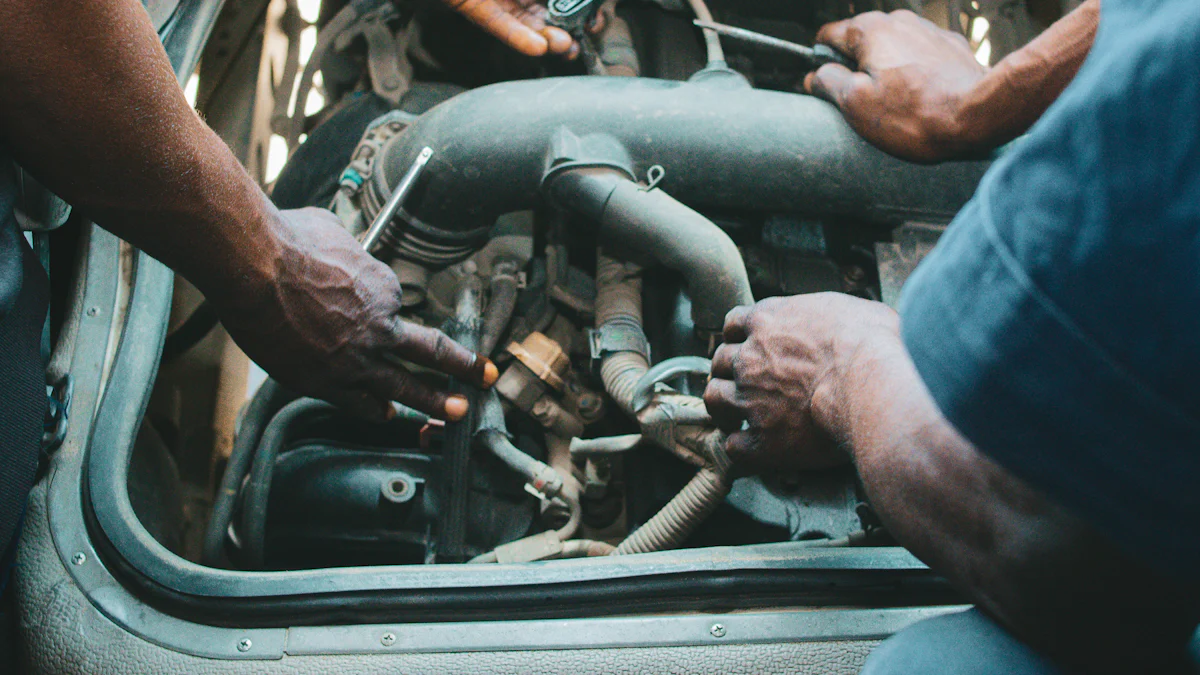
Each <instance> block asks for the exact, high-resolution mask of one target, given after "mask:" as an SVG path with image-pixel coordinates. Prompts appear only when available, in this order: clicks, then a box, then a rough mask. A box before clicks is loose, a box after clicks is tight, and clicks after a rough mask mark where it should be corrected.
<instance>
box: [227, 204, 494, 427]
mask: <svg viewBox="0 0 1200 675" xmlns="http://www.w3.org/2000/svg"><path fill="white" fill-rule="evenodd" d="M275 214H276V217H277V218H278V221H277V222H275V223H274V226H273V227H272V228H271V229H272V230H273V231H274V232H275V234H276V235H277V237H276V238H277V239H278V240H279V249H278V250H277V251H276V253H277V255H276V257H275V259H274V261H273V262H272V263H271V264H272V265H273V269H272V270H270V273H269V274H268V275H267V277H268V278H270V279H272V282H270V283H269V284H268V285H267V289H266V290H265V291H264V292H262V293H260V294H257V297H253V298H251V297H239V296H235V297H210V298H209V300H210V301H212V302H214V304H215V306H216V308H217V312H218V314H219V315H220V317H221V320H222V322H223V323H224V325H225V327H226V329H227V330H228V331H229V334H230V335H231V336H232V337H233V339H234V340H235V341H236V342H237V343H238V345H239V346H240V347H241V348H242V349H243V350H244V351H245V352H246V354H247V355H248V356H249V357H250V358H251V359H253V360H254V361H255V362H256V363H258V364H259V365H260V366H262V367H263V369H265V370H266V371H267V372H268V373H270V374H271V376H272V377H274V378H275V379H277V380H278V381H279V382H280V383H281V384H283V385H285V386H287V387H288V388H290V389H293V390H295V391H297V392H300V393H303V394H306V395H309V396H313V397H316V398H322V399H325V400H327V401H330V402H331V403H334V404H337V405H338V406H341V407H343V408H345V409H347V410H348V411H350V412H352V413H356V414H358V415H360V416H362V417H366V418H368V419H372V420H376V421H380V420H383V419H386V418H387V417H389V416H390V415H391V411H392V406H391V401H398V402H400V403H403V404H405V405H407V406H410V407H412V408H416V409H417V410H421V411H423V412H426V413H429V414H430V415H433V416H434V417H438V418H441V419H449V420H457V419H461V418H462V417H463V416H464V415H466V413H467V400H466V398H464V397H462V396H452V395H450V394H448V393H446V392H445V391H441V390H439V389H436V388H434V387H431V386H430V385H428V384H427V383H425V382H423V381H422V380H420V379H418V378H417V377H416V376H415V375H414V374H413V373H412V372H410V371H409V370H408V369H407V368H405V367H404V366H403V365H401V364H400V363H399V361H400V360H401V359H402V360H404V361H409V362H412V363H414V364H418V365H421V366H425V367H428V368H432V369H435V370H439V371H441V372H443V373H445V374H447V375H451V376H453V377H456V378H459V379H460V380H463V381H466V382H470V383H473V384H475V385H477V386H484V387H486V386H491V384H492V383H494V382H495V381H496V379H497V377H498V376H499V373H498V371H497V370H496V366H495V365H493V364H492V362H491V361H489V360H488V359H487V358H486V357H484V356H483V355H481V354H476V353H475V352H472V351H470V350H468V349H466V348H464V347H463V346H461V345H459V344H458V343H456V342H454V341H453V340H451V339H450V338H449V337H448V336H446V335H445V334H444V333H442V332H441V331H439V330H435V329H433V328H427V327H425V326H419V325H416V324H413V323H410V322H408V321H405V320H404V319H402V318H401V317H400V308H401V305H400V284H399V282H398V281H397V280H396V275H395V274H393V273H392V271H391V270H390V269H389V268H388V267H387V265H384V264H383V263H381V262H379V261H378V260H376V259H374V258H372V257H371V256H370V255H368V254H366V253H365V252H364V251H363V250H362V247H361V245H360V244H359V243H358V241H356V240H355V239H354V237H352V236H351V235H350V234H349V233H348V232H346V230H344V229H343V228H342V227H341V223H340V221H338V220H337V218H336V217H335V216H334V215H333V214H332V213H330V212H328V211H325V210H323V209H315V208H307V209H299V210H295V211H283V212H275Z"/></svg>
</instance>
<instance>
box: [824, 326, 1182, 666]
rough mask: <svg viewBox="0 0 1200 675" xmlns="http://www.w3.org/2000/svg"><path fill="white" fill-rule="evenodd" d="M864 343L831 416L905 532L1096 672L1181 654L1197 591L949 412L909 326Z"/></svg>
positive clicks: (940, 564) (999, 608)
mask: <svg viewBox="0 0 1200 675" xmlns="http://www.w3.org/2000/svg"><path fill="white" fill-rule="evenodd" d="M856 352H857V354H856V355H855V357H854V360H853V362H852V365H850V366H848V367H846V368H844V369H843V371H842V372H841V374H840V375H839V377H838V378H837V379H838V381H839V384H838V386H836V387H834V388H832V389H831V391H830V395H829V396H826V397H825V400H826V401H828V402H829V405H828V407H827V409H826V410H825V411H823V412H821V411H818V419H821V420H823V423H824V425H825V426H826V427H827V428H828V429H829V430H830V431H832V432H833V433H834V434H835V436H837V437H838V438H839V440H841V441H843V442H844V443H845V445H846V446H847V447H848V448H849V449H850V450H851V453H852V455H853V457H854V461H855V464H856V466H857V468H858V471H859V473H860V475H861V477H862V481H863V484H864V486H865V488H866V490H867V493H868V495H869V497H870V499H871V503H872V505H873V506H874V508H875V509H876V510H877V511H878V513H879V515H880V517H881V518H882V519H883V521H884V522H885V524H886V525H887V527H888V529H889V531H890V532H891V533H892V534H893V535H894V536H895V537H896V538H897V540H899V541H900V542H901V543H903V544H904V545H905V546H906V547H908V548H909V549H911V550H912V551H913V552H914V553H915V554H916V555H917V556H918V557H920V558H921V559H922V560H924V561H926V562H927V563H928V564H929V565H930V567H932V568H933V569H935V570H936V571H938V572H939V573H941V574H944V575H945V576H947V577H948V578H949V579H950V580H951V581H952V582H953V583H955V585H956V586H958V587H959V588H960V589H962V590H964V591H965V592H967V593H968V594H969V595H970V596H971V598H972V600H974V601H975V602H977V603H978V604H979V605H980V606H981V607H982V608H984V609H985V611H988V612H989V613H991V614H992V615H993V616H995V617H997V619H998V620H1000V621H1001V622H1002V623H1004V624H1005V625H1007V626H1008V627H1009V628H1010V629H1012V630H1013V631H1014V632H1015V633H1016V634H1018V635H1019V636H1021V637H1022V638H1024V639H1026V640H1027V641H1028V642H1030V643H1031V644H1033V645H1034V646H1037V647H1040V648H1043V649H1046V650H1048V651H1050V652H1051V653H1053V654H1055V655H1056V656H1057V657H1058V658H1060V659H1063V660H1065V661H1068V662H1071V663H1074V664H1079V665H1082V666H1084V667H1086V668H1087V669H1088V670H1089V672H1134V670H1141V671H1143V672H1149V671H1150V670H1151V669H1152V668H1153V667H1158V666H1156V664H1155V663H1153V661H1154V660H1155V659H1158V658H1161V659H1164V662H1165V660H1166V659H1173V658H1177V657H1179V656H1181V655H1182V646H1183V645H1184V644H1185V642H1186V640H1187V639H1188V637H1189V635H1190V634H1191V630H1192V628H1193V627H1194V625H1195V620H1196V616H1195V613H1194V612H1193V610H1192V607H1194V606H1195V595H1194V594H1192V593H1191V591H1190V590H1185V589H1182V588H1180V587H1179V586H1178V585H1176V584H1172V583H1169V582H1167V581H1165V580H1163V579H1161V578H1157V577H1155V576H1154V575H1153V573H1151V572H1150V571H1149V570H1148V569H1147V568H1146V567H1145V566H1143V565H1141V564H1139V563H1137V562H1135V561H1133V560H1130V559H1129V558H1127V557H1126V556H1124V555H1123V554H1121V553H1120V552H1119V551H1117V550H1116V549H1115V548H1114V547H1113V546H1112V545H1110V544H1109V543H1108V541H1107V540H1105V539H1104V538H1102V537H1101V536H1100V535H1099V534H1097V533H1096V532H1095V531H1094V530H1093V529H1092V528H1091V527H1089V526H1088V525H1087V524H1085V523H1084V522H1082V521H1081V520H1079V519H1078V518H1076V517H1074V516H1073V515H1071V514H1070V513H1068V512H1067V511H1066V510H1065V509H1063V508H1061V507H1059V506H1057V505H1056V504H1054V503H1053V502H1051V501H1049V500H1048V499H1046V498H1045V497H1043V496H1042V495H1041V494H1040V493H1039V492H1037V491H1036V490H1034V489H1032V488H1031V487H1029V486H1028V485H1027V484H1025V483H1023V482H1022V481H1020V480H1018V479H1017V478H1016V477H1014V476H1013V475H1012V474H1010V473H1009V472H1007V471H1005V470H1004V469H1003V468H1001V467H1000V466H998V465H997V464H995V463H994V462H992V461H991V460H990V459H988V458H987V457H986V456H984V455H982V454H981V453H980V452H979V451H978V450H976V449H975V448H974V447H973V446H972V445H971V443H970V442H968V441H967V440H966V439H964V438H963V437H962V436H960V435H959V434H958V432H957V431H955V429H954V428H953V427H952V426H951V425H950V424H949V423H948V422H947V421H946V420H945V419H944V418H943V417H942V416H941V414H940V412H939V411H938V409H937V406H936V404H935V403H934V401H933V400H932V399H931V397H930V395H929V393H928V392H927V391H926V389H925V387H924V385H923V384H922V383H921V380H920V378H919V376H918V374H917V372H916V370H915V368H914V366H913V364H912V362H911V361H910V359H909V358H908V355H907V353H906V352H905V350H904V347H903V345H902V344H901V343H900V340H899V338H898V337H897V336H895V335H894V334H883V333H881V334H879V335H878V336H877V337H876V339H874V340H873V342H872V343H871V344H869V345H867V346H866V347H864V348H860V349H857V350H856ZM1131 668H1133V669H1134V670H1131ZM1155 672H1158V671H1155Z"/></svg>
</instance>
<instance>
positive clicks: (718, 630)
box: [708, 623, 725, 638]
mask: <svg viewBox="0 0 1200 675" xmlns="http://www.w3.org/2000/svg"><path fill="white" fill-rule="evenodd" d="M708 632H709V634H711V635H712V636H713V637H715V638H723V637H725V624H723V623H714V624H713V625H712V628H709V629H708Z"/></svg>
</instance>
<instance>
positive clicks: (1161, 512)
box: [900, 0, 1200, 576]
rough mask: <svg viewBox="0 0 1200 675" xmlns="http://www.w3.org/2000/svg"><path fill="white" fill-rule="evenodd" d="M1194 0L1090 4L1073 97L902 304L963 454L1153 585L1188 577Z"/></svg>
mask: <svg viewBox="0 0 1200 675" xmlns="http://www.w3.org/2000/svg"><path fill="white" fill-rule="evenodd" d="M1198 55H1200V2H1196V0H1140V1H1134V0H1105V1H1104V3H1103V7H1102V9H1101V21H1100V30H1099V33H1098V35H1097V38H1096V42H1095V44H1094V46H1093V47H1092V51H1091V53H1090V55H1089V57H1088V60H1087V62H1086V63H1085V64H1084V66H1083V68H1082V69H1081V71H1080V72H1079V74H1078V76H1077V77H1076V79H1075V81H1074V82H1073V83H1072V84H1071V86H1070V87H1069V88H1068V89H1067V90H1066V92H1064V93H1063V95H1062V96H1061V98H1060V99H1059V100H1058V101H1057V102H1056V103H1055V104H1054V105H1053V106H1052V107H1051V108H1050V110H1048V111H1047V112H1046V114H1045V115H1044V116H1043V118H1042V119H1041V120H1040V121H1039V122H1038V124H1037V125H1035V127H1034V128H1033V129H1032V130H1031V131H1030V133H1029V135H1028V136H1027V137H1026V138H1025V139H1023V140H1022V141H1020V142H1019V143H1018V144H1016V146H1015V147H1014V148H1013V149H1012V150H1011V151H1010V152H1009V153H1007V154H1006V155H1005V156H1004V157H1003V158H1002V159H1000V160H999V161H998V162H997V163H996V164H995V165H994V166H993V167H992V170H991V171H990V172H989V173H988V174H987V176H986V177H985V178H984V180H983V181H982V183H981V184H980V187H979V190H978V192H977V193H976V195H975V197H974V199H973V200H972V201H971V202H970V203H969V204H968V205H967V206H966V207H965V208H964V209H963V211H962V212H961V213H960V214H959V216H958V218H957V219H956V220H955V222H954V223H953V224H952V225H951V226H950V228H949V229H948V230H947V232H946V235H945V236H944V237H943V240H942V241H941V242H940V243H939V245H938V247H937V248H936V249H935V250H934V252H933V253H932V254H931V255H930V256H929V258H928V259H927V260H926V261H925V262H924V263H923V264H922V265H921V267H920V268H919V269H918V270H917V272H916V273H915V274H914V275H913V277H912V279H911V280H910V281H909V283H908V285H907V287H906V288H905V290H904V295H903V298H902V301H901V307H900V312H901V325H902V334H903V337H904V341H905V344H906V346H907V347H908V350H909V352H910V354H911V355H912V358H913V361H914V363H915V364H916V366H917V370H918V371H919V372H920V374H921V377H922V379H923V380H924V381H925V384H926V385H927V387H928V389H929V391H930V392H931V393H932V395H933V397H934V399H935V400H936V401H937V404H938V406H939V407H940V409H941V411H942V412H943V414H944V415H945V416H946V418H947V419H948V420H949V421H950V422H951V423H952V424H953V425H954V426H955V427H956V428H957V429H958V430H959V431H960V432H961V433H962V434H963V435H964V436H965V437H966V438H968V439H969V440H970V441H971V442H972V443H973V444H974V445H975V446H976V447H977V448H979V449H980V450H981V451H983V452H985V453H987V454H988V455H990V456H991V457H992V458H994V459H995V460H996V461H997V462H999V463H1000V464H1001V465H1002V466H1004V467H1006V468H1007V469H1008V470H1010V471H1012V472H1013V473H1014V474H1016V475H1018V476H1019V477H1021V478H1023V479H1024V480H1026V481H1028V482H1030V483H1031V484H1033V485H1034V486H1036V487H1038V488H1040V489H1041V490H1042V491H1044V492H1045V493H1046V494H1047V495H1048V496H1050V497H1051V498H1053V499H1055V500H1056V501H1058V502H1059V503H1061V504H1063V505H1064V506H1066V507H1068V508H1070V509H1072V510H1073V511H1074V512H1075V513H1077V514H1079V515H1081V516H1082V517H1084V518H1085V519H1086V520H1088V521H1089V522H1090V523H1092V524H1093V525H1094V526H1095V527H1097V528H1098V529H1100V531H1102V532H1104V533H1106V534H1108V535H1109V536H1110V537H1111V538H1112V539H1114V540H1115V541H1116V542H1117V543H1118V544H1119V545H1121V546H1122V547H1123V548H1124V549H1125V550H1126V551H1127V552H1128V553H1130V554H1132V555H1134V556H1135V557H1137V558H1139V559H1142V560H1143V561H1145V562H1147V563H1150V564H1151V565H1155V566H1157V567H1158V569H1159V570H1161V571H1164V572H1167V573H1175V574H1179V575H1189V576H1194V574H1195V572H1196V571H1197V569H1200V75H1197V66H1196V59H1197V57H1198Z"/></svg>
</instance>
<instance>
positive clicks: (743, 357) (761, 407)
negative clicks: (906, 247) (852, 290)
mask: <svg viewBox="0 0 1200 675" xmlns="http://www.w3.org/2000/svg"><path fill="white" fill-rule="evenodd" d="M897 332H898V322H897V318H896V314H895V312H893V311H892V310H891V309H889V308H888V307H887V306H886V305H883V304H881V303H877V302H869V301H867V300H860V299H858V298H854V297H851V296H848V295H842V294H839V293H818V294H814V295H797V296H794V297H790V298H769V299H767V300H763V301H761V302H759V303H757V304H755V305H753V306H750V307H737V308H735V309H733V310H732V311H731V312H729V315H728V316H727V317H726V319H725V343H724V344H722V345H721V346H720V347H719V348H718V349H717V352H716V354H714V355H713V367H712V380H710V381H709V384H708V387H707V389H706V390H705V392H704V402H705V405H706V406H707V407H708V412H709V414H711V415H712V417H713V420H714V421H716V422H717V424H718V425H719V426H720V427H721V428H722V429H723V430H724V431H725V432H726V433H727V434H729V441H728V444H727V446H726V449H727V451H728V452H729V456H730V458H731V459H733V460H734V461H735V463H737V464H738V465H739V466H740V467H742V468H743V469H744V470H749V471H755V472H760V473H762V472H767V471H796V470H802V469H818V468H826V467H829V466H835V465H837V464H843V463H845V462H847V461H849V457H848V456H847V455H846V454H845V453H844V452H842V451H841V450H840V449H839V448H838V445H837V441H838V440H839V439H838V438H837V437H838V433H837V430H836V428H835V427H836V420H833V419H831V414H830V411H832V410H834V409H835V408H836V406H835V405H834V404H835V403H836V402H837V400H838V399H840V398H842V397H844V393H845V392H843V391H841V387H842V385H843V381H844V379H845V378H844V374H845V373H846V372H847V371H848V370H849V369H850V368H851V367H853V363H854V362H855V360H856V359H857V358H858V356H859V355H860V352H861V351H862V350H866V349H869V348H870V344H871V341H872V340H873V339H875V338H876V337H879V336H890V337H892V338H893V339H894V337H895V335H896V333H897Z"/></svg>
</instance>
